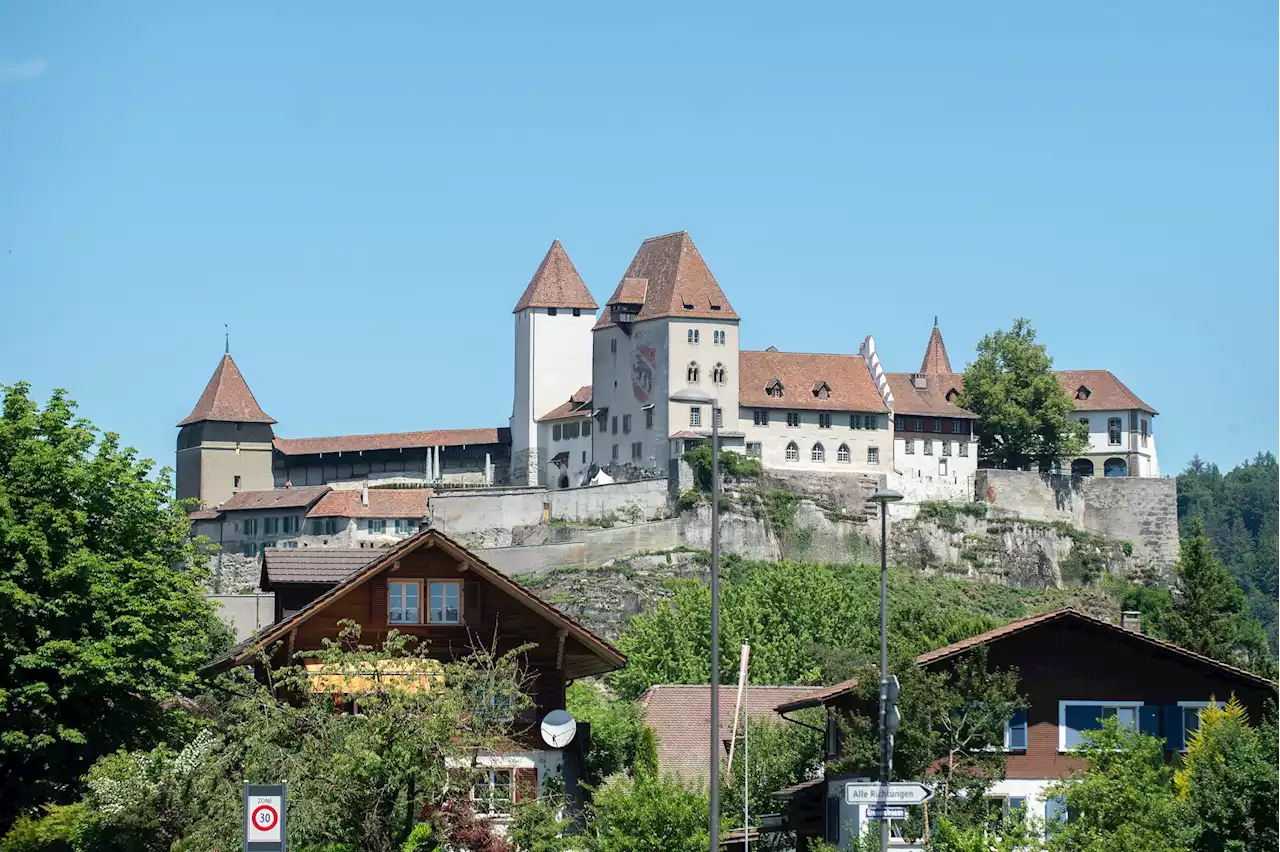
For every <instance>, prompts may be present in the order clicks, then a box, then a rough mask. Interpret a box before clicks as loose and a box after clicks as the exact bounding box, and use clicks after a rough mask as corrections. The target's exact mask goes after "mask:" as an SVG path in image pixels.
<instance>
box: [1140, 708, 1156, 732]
mask: <svg viewBox="0 0 1280 852" xmlns="http://www.w3.org/2000/svg"><path fill="white" fill-rule="evenodd" d="M1138 730H1139V731H1140V732H1141V733H1144V734H1147V735H1149V736H1153V737H1158V736H1160V708H1159V707H1157V706H1155V705H1154V704H1144V705H1142V706H1141V707H1139V708H1138Z"/></svg>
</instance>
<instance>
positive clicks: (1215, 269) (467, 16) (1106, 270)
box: [0, 0, 1280, 473]
mask: <svg viewBox="0 0 1280 852" xmlns="http://www.w3.org/2000/svg"><path fill="white" fill-rule="evenodd" d="M269 6H270V7H274V8H268V7H269ZM1276 16H1277V9H1276V4H1275V3H1264V2H1245V3H1205V2H1169V0H1161V2H1124V3H1103V2H1089V3H1053V4H1050V3H1027V2H1009V3H996V2H991V3H955V2H946V3H942V2H938V3H865V2H863V3H838V4H830V5H826V6H808V5H803V4H779V3H776V2H773V3H768V4H760V5H752V4H747V3H742V2H737V3H733V4H726V5H724V6H719V7H712V6H709V5H707V4H701V3H687V2H685V3H676V4H671V5H666V4H661V3H646V4H642V5H640V6H637V5H634V4H619V3H601V2H593V3H584V4H581V5H577V6H569V5H565V4H550V3H527V2H524V3H518V4H510V5H508V4H502V3H485V4H473V3H452V4H444V3H431V2H422V1H421V0H416V2H406V3H392V2H376V3H352V2H343V3H331V2H307V3H275V4H267V3H258V2H231V0H223V1H222V2H216V3H200V4H192V3H168V2H153V3H147V2H130V3H112V4H107V3H99V4H86V3H71V2H52V0H50V2H40V3H25V2H9V0H0V383H9V382H13V381H16V380H18V379H25V380H28V381H30V382H32V383H33V385H34V386H35V389H36V392H37V394H38V395H39V396H40V397H42V398H43V397H45V396H46V395H47V394H48V392H49V391H50V390H51V389H52V388H54V387H63V388H66V389H68V390H69V391H70V393H71V394H72V396H73V397H74V398H75V399H77V400H78V401H79V402H80V404H81V412H82V413H83V414H84V415H86V416H88V417H90V418H91V419H92V420H94V421H95V422H96V423H98V424H99V425H100V426H102V427H104V428H110V429H111V430H113V431H117V432H119V433H121V434H122V435H123V436H124V440H125V441H126V442H127V443H131V444H133V445H135V446H137V447H138V448H139V449H140V450H141V451H143V452H144V453H145V454H146V455H149V456H151V457H154V458H156V459H158V460H161V461H163V462H165V463H169V464H171V463H172V460H173V448H174V441H175V438H176V430H175V429H174V424H175V423H177V421H178V420H179V419H181V418H182V417H184V416H186V414H187V413H188V412H189V411H190V410H191V407H192V405H193V404H194V403H195V400H196V398H197V397H198V396H199V394H200V391H201V389H202V388H203V386H204V384H205V382H206V381H207V379H208V378H209V375H210V373H211V372H212V371H213V369H214V367H215V366H216V364H217V361H218V358H219V357H220V356H221V353H222V344H223V338H222V333H223V323H224V322H226V323H230V325H231V350H232V354H233V355H234V357H235V358H236V361H237V363H238V364H239V365H240V367H241V369H242V370H243V371H244V373H245V375H246V377H247V378H248V381H249V384H250V386H251V387H252V388H253V390H254V392H255V394H256V395H257V398H258V401H259V402H260V403H261V404H262V406H263V408H264V409H265V410H266V411H267V412H268V413H270V414H271V415H272V416H273V417H275V418H276V419H277V420H278V421H279V425H278V426H277V430H278V432H279V434H283V435H287V436H308V435H326V434H343V433H352V432H379V431H402V430H412V429H426V428H444V427H470V426H480V425H498V424H502V425H505V424H506V421H507V418H508V416H509V415H510V413H511V387H512V373H513V364H512V345H513V325H512V319H511V313H510V311H511V308H512V307H513V306H514V304H515V301H516V299H517V298H518V297H519V294H520V292H521V290H522V289H523V288H524V286H525V284H526V283H527V282H528V280H529V277H530V276H531V275H532V274H533V271H534V269H535V268H536V267H537V265H538V262H539V261H540V260H541V258H542V255H543V253H544V252H545V251H546V249H547V247H548V245H549V244H550V243H551V241H552V239H555V238H559V239H560V240H561V241H562V242H563V243H564V245H565V247H566V248H567V250H568V252H569V254H570V256H571V257H572V258H573V260H574V262H575V264H576V265H577V267H578V270H579V271H580V272H581V273H582V275H583V277H584V279H585V280H586V281H587V284H588V286H589V287H590V288H591V290H592V292H593V293H594V294H595V296H596V299H597V301H599V302H601V303H603V302H604V300H605V299H607V298H608V296H609V294H610V292H611V291H612V290H613V288H614V286H615V285H616V284H617V282H618V279H619V278H620V277H621V275H622V273H623V271H624V270H625V269H626V267H627V264H628V262H629V261H630V259H631V256H632V255H633V254H634V252H635V250H636V248H637V246H638V245H639V243H640V241H641V240H642V239H644V238H645V237H648V236H654V235H657V234H663V233H667V232H670V231H676V230H682V229H684V230H688V231H689V232H690V233H691V234H692V236H693V239H694V241H695V242H696V243H697V245H698V247H699V249H700V250H701V252H702V254H703V257H704V258H705V259H706V260H707V262H708V264H709V265H710V266H711V269H712V271H713V272H714V273H715V275H716V277H717V279H718V280H719V281H720V283H721V285H722V286H723V288H724V290H725V292H726V294H727V295H728V297H729V299H730V301H731V303H732V304H733V306H734V307H735V308H736V310H737V311H738V313H739V314H740V315H741V316H742V317H743V320H742V341H743V346H744V347H747V348H764V347H766V346H770V345H775V346H777V347H779V348H780V349H784V350H801V351H822V352H850V353H851V352H855V351H856V350H857V346H858V343H859V342H860V341H861V340H862V338H863V336H865V335H866V334H873V335H875V337H876V340H877V343H878V345H879V348H880V351H881V354H882V357H883V358H884V360H885V362H886V364H887V366H888V368H889V369H891V370H911V369H913V368H915V367H916V366H917V365H918V364H919V362H920V358H921V354H922V352H923V349H924V346H925V343H926V341H927V339H928V334H929V330H930V327H931V326H932V323H933V317H934V315H937V316H938V317H939V320H940V323H941V326H942V329H943V332H944V335H945V337H946V341H947V344H948V348H949V349H950V353H951V360H952V363H953V365H954V366H955V367H956V368H957V369H960V368H962V367H963V364H964V363H965V362H966V361H967V360H968V359H969V358H970V357H971V355H972V352H973V346H974V344H975V343H976V342H977V340H978V339H979V338H980V337H981V336H982V335H983V334H984V333H986V332H988V331H990V330H992V329H995V328H1001V327H1007V326H1008V324H1009V322H1010V320H1011V319H1012V318H1013V317H1014V316H1017V315H1026V316H1028V317H1030V318H1031V319H1032V321H1033V322H1034V324H1035V326H1036V328H1037V329H1038V330H1039V333H1040V338H1041V340H1042V341H1043V342H1045V343H1047V344H1048V346H1049V350H1050V354H1051V355H1052V356H1053V357H1054V359H1055V362H1056V365H1057V366H1059V367H1063V368H1079V369H1086V368H1106V369H1110V370H1112V371H1113V372H1115V373H1116V375H1118V376H1119V377H1120V378H1121V379H1122V380H1123V381H1124V382H1126V383H1127V384H1128V385H1129V386H1130V387H1131V388H1132V389H1133V390H1134V391H1135V392H1136V393H1138V395H1139V396H1141V397H1142V398H1143V399H1145V400H1146V401H1147V402H1148V403H1150V404H1151V405H1153V406H1155V407H1156V408H1157V409H1159V411H1160V412H1161V416H1160V417H1158V418H1157V419H1156V421H1155V430H1156V435H1157V439H1158V446H1159V449H1160V456H1161V463H1162V468H1163V470H1164V471H1165V472H1166V473H1173V472H1176V471H1177V470H1178V468H1180V467H1181V466H1182V464H1183V463H1184V462H1185V461H1186V460H1187V459H1188V458H1189V457H1190V456H1191V455H1192V454H1193V453H1197V452H1198V453H1200V454H1201V455H1202V456H1205V457H1206V458H1210V459H1212V460H1214V461H1218V462H1219V463H1221V464H1224V465H1225V466H1230V465H1232V464H1234V463H1236V462H1237V461H1239V460H1241V459H1243V458H1245V457H1247V456H1250V455H1252V454H1253V453H1254V452H1256V451H1258V450H1262V449H1269V450H1275V449H1276V444H1277V426H1276V414H1277V407H1278V405H1280V400H1278V399H1277V388H1278V386H1280V381H1278V377H1277V345H1278V344H1277V310H1278V307H1280V306H1278V305H1277V252H1278V249H1280V246H1278V244H1277V228H1278V226H1280V222H1278V217H1277V203H1276V202H1277V192H1276V187H1277V180H1278V177H1280V176H1278V174H1277V121H1278V120H1280V116H1278V111H1277V88H1276V79H1277V78H1276V70H1277V55H1276V53H1277V49H1276V44H1277V40H1276V32H1277V20H1276Z"/></svg>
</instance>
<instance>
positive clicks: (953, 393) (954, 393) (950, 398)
mask: <svg viewBox="0 0 1280 852" xmlns="http://www.w3.org/2000/svg"><path fill="white" fill-rule="evenodd" d="M958 396H960V391H958V390H956V389H955V388H952V389H951V390H949V391H947V402H955V401H956V397H958Z"/></svg>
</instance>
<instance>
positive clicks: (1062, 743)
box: [1058, 698, 1144, 754]
mask: <svg viewBox="0 0 1280 852" xmlns="http://www.w3.org/2000/svg"><path fill="white" fill-rule="evenodd" d="M1143 704H1144V702H1142V701H1120V700H1115V699H1110V700H1103V699H1097V698H1089V699H1071V700H1066V699H1062V700H1059V701H1058V752H1059V753H1061V754H1065V753H1066V752H1067V751H1068V749H1067V708H1068V707H1078V706H1080V705H1088V706H1093V707H1124V708H1132V709H1133V711H1134V712H1133V730H1135V731H1138V730H1141V729H1142V707H1143ZM1089 730H1094V729H1093V728H1090V729H1089Z"/></svg>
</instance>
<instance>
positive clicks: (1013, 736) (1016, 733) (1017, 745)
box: [1009, 710, 1027, 751]
mask: <svg viewBox="0 0 1280 852" xmlns="http://www.w3.org/2000/svg"><path fill="white" fill-rule="evenodd" d="M1026 747H1027V711H1026V710H1014V711H1013V717H1012V718H1011V719H1010V720H1009V748H1010V749H1013V750H1015V751H1022V750H1024V749H1026Z"/></svg>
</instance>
